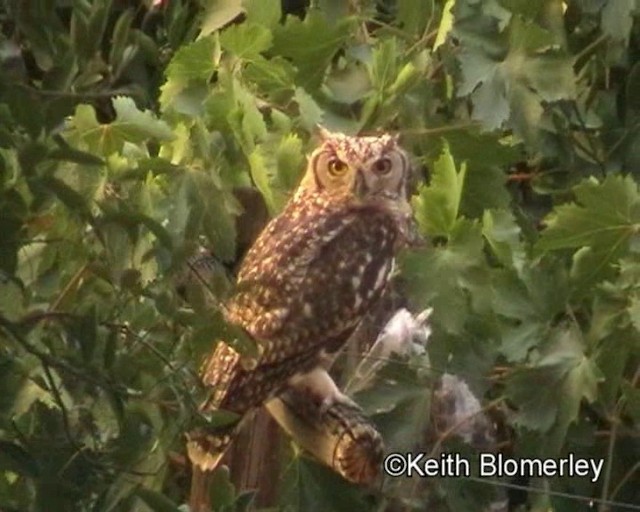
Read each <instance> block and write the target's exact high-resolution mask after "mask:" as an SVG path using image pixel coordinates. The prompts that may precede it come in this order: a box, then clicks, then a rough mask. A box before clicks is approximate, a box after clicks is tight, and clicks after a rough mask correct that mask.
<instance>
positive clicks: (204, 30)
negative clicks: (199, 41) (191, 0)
mask: <svg viewBox="0 0 640 512" xmlns="http://www.w3.org/2000/svg"><path fill="white" fill-rule="evenodd" d="M204 5H205V10H204V15H203V17H202V24H201V26H200V37H204V36H208V35H209V34H211V32H215V31H216V30H218V29H220V28H222V27H223V26H225V25H226V24H227V23H229V22H230V21H232V20H234V19H235V18H237V17H238V16H239V15H240V14H242V12H243V11H244V9H243V8H242V0H206V1H205V2H204Z"/></svg>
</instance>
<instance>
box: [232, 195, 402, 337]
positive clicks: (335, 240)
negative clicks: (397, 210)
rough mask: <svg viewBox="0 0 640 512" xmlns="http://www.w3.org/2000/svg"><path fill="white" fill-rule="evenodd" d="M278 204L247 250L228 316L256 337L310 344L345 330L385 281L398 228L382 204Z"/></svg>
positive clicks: (372, 299) (365, 308) (372, 301)
mask: <svg viewBox="0 0 640 512" xmlns="http://www.w3.org/2000/svg"><path fill="white" fill-rule="evenodd" d="M311 210H312V209H308V210H307V211H305V210H303V209H296V211H295V212H291V211H287V210H285V211H284V212H283V214H282V215H281V216H280V217H278V218H276V219H274V220H273V221H272V222H271V223H270V224H269V225H268V226H267V228H265V231H264V232H263V233H262V234H261V236H260V237H259V239H258V240H257V241H256V244H255V245H254V246H253V247H252V249H251V250H250V251H249V253H248V254H247V257H246V258H245V261H244V263H243V265H242V268H241V271H240V273H239V279H238V291H237V293H236V295H235V296H234V297H233V298H232V300H231V301H230V302H229V304H228V312H229V314H228V320H230V321H231V322H233V323H236V324H239V325H241V326H242V327H243V328H244V329H245V330H247V331H248V332H249V333H250V334H251V335H252V336H254V337H255V338H256V339H258V340H270V339H274V338H279V339H287V340H291V341H292V342H295V343H301V344H303V345H304V344H306V343H314V342H315V343H318V342H319V341H320V340H319V339H318V338H319V337H321V338H325V339H329V338H334V337H338V338H339V337H340V335H341V333H343V332H347V331H349V332H350V331H351V330H353V328H355V326H356V325H357V324H358V323H359V321H360V320H361V319H362V317H363V315H364V314H365V313H366V312H367V311H368V309H369V308H370V307H371V306H372V304H373V303H375V301H376V300H377V299H378V297H379V296H380V294H381V293H382V291H383V289H384V287H385V286H386V284H387V281H388V279H389V276H390V274H391V270H392V267H393V259H394V255H395V253H396V251H397V248H398V244H397V242H398V239H399V238H400V237H401V236H402V235H401V227H400V226H399V225H398V222H397V218H396V216H394V215H392V214H390V213H389V212H388V211H386V210H385V209H381V208H377V207H372V206H366V205H359V204H351V203H344V204H337V205H333V204H326V205H323V208H322V212H321V214H319V212H318V211H315V212H312V211H311Z"/></svg>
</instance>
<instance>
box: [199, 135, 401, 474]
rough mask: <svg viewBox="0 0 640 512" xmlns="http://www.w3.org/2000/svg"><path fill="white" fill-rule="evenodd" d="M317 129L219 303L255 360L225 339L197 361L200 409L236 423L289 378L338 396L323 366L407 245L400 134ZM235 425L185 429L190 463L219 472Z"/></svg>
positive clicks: (293, 382) (379, 289)
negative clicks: (225, 414)
mask: <svg viewBox="0 0 640 512" xmlns="http://www.w3.org/2000/svg"><path fill="white" fill-rule="evenodd" d="M320 136H321V139H322V140H321V144H320V145H319V147H318V148H316V149H315V150H314V151H313V153H312V154H311V156H310V157H309V159H308V165H307V169H306V172H305V174H304V177H303V179H302V181H301V183H300V185H299V187H298V189H297V190H296V192H295V194H294V195H293V197H292V198H291V199H290V201H289V202H288V204H287V205H286V206H285V208H284V210H283V211H282V213H281V214H280V215H279V216H277V217H276V218H274V219H273V220H271V222H270V223H269V224H268V225H267V226H266V227H265V229H264V230H263V231H262V233H261V234H260V235H259V236H258V238H257V240H256V241H255V243H254V244H253V246H252V247H251V249H250V250H249V251H248V253H247V255H246V257H245V259H244V261H243V263H242V265H241V268H240V271H239V274H238V282H237V289H236V292H235V294H234V295H233V296H232V297H231V299H230V300H229V301H228V302H227V304H226V305H225V317H226V320H227V322H229V323H231V324H233V325H236V326H238V327H240V328H241V329H242V330H243V331H244V332H245V333H247V334H248V335H249V336H250V337H251V338H252V339H253V340H254V341H255V343H256V344H257V346H258V348H259V353H260V355H259V357H258V359H257V361H255V362H254V364H253V365H251V366H247V365H246V364H243V360H242V357H241V356H240V354H238V352H236V351H235V350H234V349H233V348H231V347H230V346H229V345H227V344H225V343H223V342H219V343H218V344H217V345H216V348H215V350H214V351H213V353H212V354H211V356H209V358H208V359H207V360H206V361H205V364H204V365H203V371H202V380H203V383H204V384H205V386H207V387H210V388H211V395H210V398H209V399H208V400H207V401H206V402H205V403H204V404H203V405H202V410H203V411H204V412H208V411H212V410H220V409H222V410H227V411H231V412H234V413H236V414H238V416H239V417H240V418H242V417H243V416H245V415H246V414H247V413H248V412H249V411H251V410H252V409H253V408H255V407H257V406H260V405H261V404H262V403H263V402H265V401H266V400H267V399H269V398H270V397H273V396H274V395H276V394H277V393H278V392H279V391H281V390H282V389H283V387H284V386H286V385H288V384H289V385H294V386H296V385H303V386H309V387H310V388H324V389H320V390H319V391H318V393H319V394H320V396H322V397H323V398H324V399H325V400H327V399H328V398H327V397H330V398H329V399H331V398H337V397H338V396H339V392H338V390H337V388H336V387H335V385H334V384H333V381H331V379H330V377H329V376H328V375H327V374H326V372H325V371H324V369H322V366H321V365H322V363H323V362H324V361H326V359H327V358H330V357H331V355H332V354H335V353H336V352H337V351H338V350H339V349H340V348H341V347H342V346H343V345H344V343H345V342H346V341H347V339H348V338H349V337H350V336H351V334H352V333H353V331H354V330H355V329H356V327H357V326H358V324H359V323H360V322H361V320H362V319H363V317H364V316H365V315H366V314H367V312H368V311H369V310H370V309H371V308H372V306H373V305H374V304H375V303H376V301H377V300H378V298H379V297H380V295H381V293H382V291H383V290H384V288H385V286H386V284H387V281H388V280H389V276H390V273H391V271H392V267H393V262H394V256H395V255H396V253H397V252H398V250H399V249H400V248H401V247H402V246H403V245H404V244H406V243H407V240H408V230H409V227H408V226H409V225H410V222H411V218H412V216H411V208H410V205H409V203H408V201H407V191H406V188H407V181H408V178H409V173H410V165H409V159H408V157H407V154H406V153H405V151H404V150H403V149H402V148H401V147H400V146H399V144H398V140H397V137H394V136H391V135H388V134H384V135H380V136H360V137H351V136H347V135H343V134H338V133H330V132H327V131H326V130H321V133H320ZM237 426H238V425H232V426H225V427H223V428H217V429H214V428H210V429H206V428H205V429H198V430H195V431H193V432H191V433H190V434H189V435H188V445H187V446H188V452H189V457H190V459H191V460H192V462H193V463H194V464H195V465H196V466H198V467H200V468H201V469H204V470H208V469H212V468H213V467H215V465H216V464H217V463H218V461H219V459H220V457H221V456H222V454H223V453H224V450H225V448H226V446H227V445H228V444H229V442H230V440H231V438H232V434H233V433H234V432H235V430H236V429H237Z"/></svg>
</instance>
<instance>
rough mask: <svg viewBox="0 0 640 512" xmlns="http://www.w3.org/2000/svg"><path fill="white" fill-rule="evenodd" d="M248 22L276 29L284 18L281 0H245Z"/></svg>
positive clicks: (243, 3)
mask: <svg viewBox="0 0 640 512" xmlns="http://www.w3.org/2000/svg"><path fill="white" fill-rule="evenodd" d="M242 5H243V6H244V8H245V11H246V15H247V21H248V22H250V23H260V24H262V25H266V26H267V27H271V28H273V27H275V26H276V25H277V24H278V23H280V19H281V18H282V9H281V2H280V0H243V2H242Z"/></svg>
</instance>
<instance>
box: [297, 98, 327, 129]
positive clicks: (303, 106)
mask: <svg viewBox="0 0 640 512" xmlns="http://www.w3.org/2000/svg"><path fill="white" fill-rule="evenodd" d="M293 98H294V100H295V101H296V103H297V104H298V108H299V109H300V121H301V124H302V126H303V127H304V128H305V129H306V130H307V131H308V132H313V130H315V128H316V127H317V126H318V125H319V124H322V120H323V116H324V112H323V110H322V109H321V108H320V107H319V106H318V104H317V103H316V101H315V100H314V99H313V98H312V97H311V95H310V94H309V93H308V92H307V91H305V90H304V89H303V88H301V87H296V90H295V93H294V95H293Z"/></svg>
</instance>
